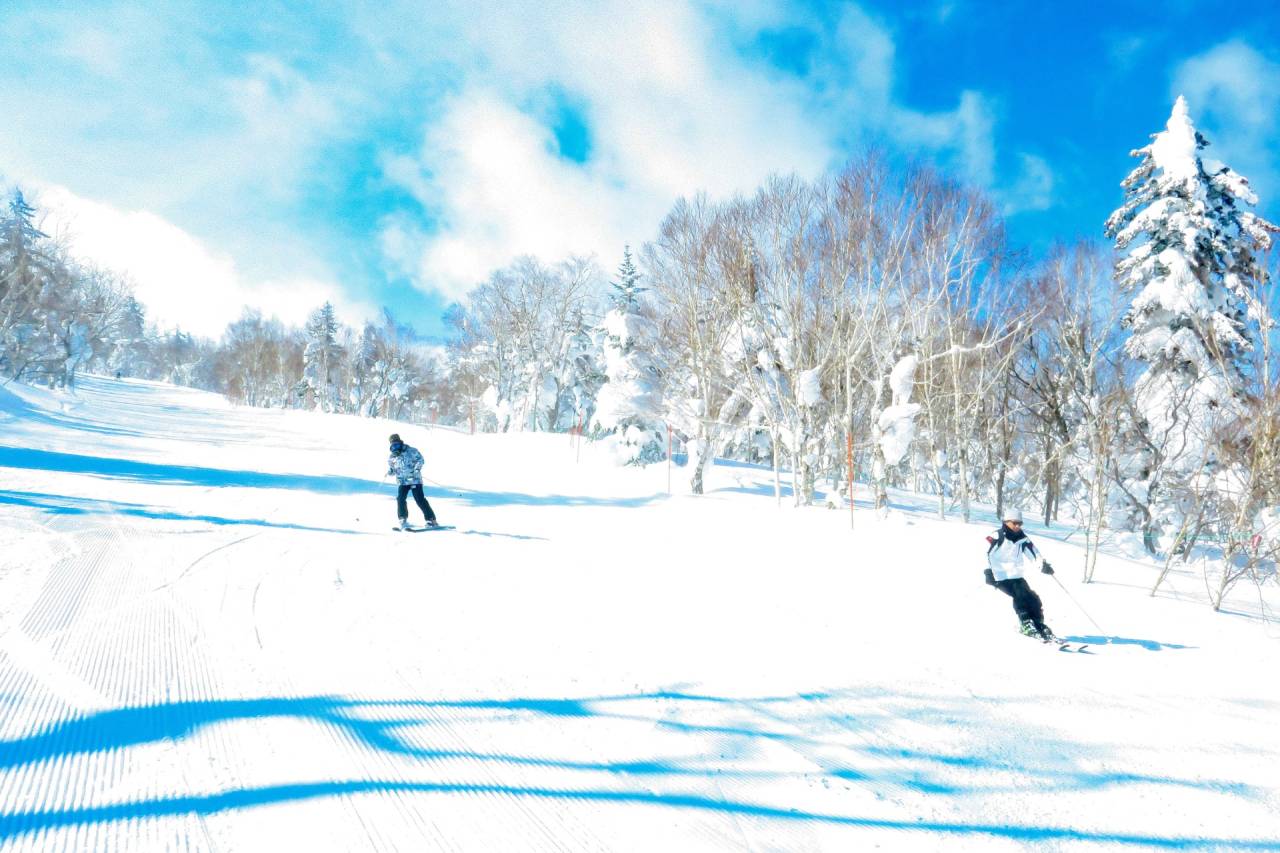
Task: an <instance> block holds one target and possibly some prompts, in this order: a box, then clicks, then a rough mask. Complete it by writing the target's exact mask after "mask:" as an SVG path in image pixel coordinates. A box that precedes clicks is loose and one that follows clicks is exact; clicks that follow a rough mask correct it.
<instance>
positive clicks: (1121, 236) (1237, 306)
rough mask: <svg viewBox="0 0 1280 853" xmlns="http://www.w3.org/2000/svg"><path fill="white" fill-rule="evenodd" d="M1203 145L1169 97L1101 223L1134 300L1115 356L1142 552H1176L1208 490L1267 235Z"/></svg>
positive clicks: (1239, 378)
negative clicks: (1136, 371)
mask: <svg viewBox="0 0 1280 853" xmlns="http://www.w3.org/2000/svg"><path fill="white" fill-rule="evenodd" d="M1208 145H1209V143H1208V142H1207V141H1206V140H1205V138H1204V137H1203V136H1202V135H1201V134H1200V133H1199V132H1197V131H1196V129H1195V126H1194V125H1193V124H1192V121H1191V117H1190V116H1189V115H1188V113H1187V103H1186V101H1185V100H1184V99H1183V98H1182V97H1181V96H1179V98H1178V99H1177V101H1176V102H1175V103H1174V105H1173V112H1172V114H1171V115H1170V116H1169V121H1168V123H1167V124H1166V126H1165V129H1164V130H1163V131H1161V132H1160V133H1156V134H1154V135H1153V141H1152V143H1151V144H1150V145H1148V146H1146V147H1144V148H1140V149H1138V150H1136V151H1134V152H1132V154H1133V156H1135V157H1139V158H1141V163H1140V164H1139V166H1138V167H1137V168H1136V169H1134V170H1133V172H1132V173H1131V174H1130V175H1129V176H1128V177H1127V178H1125V180H1124V182H1123V183H1122V186H1123V187H1124V190H1125V202H1124V205H1123V206H1121V207H1120V209H1118V210H1117V211H1116V212H1115V213H1113V214H1112V215H1111V216H1110V217H1109V218H1108V219H1107V223H1106V234H1107V236H1108V237H1111V238H1113V239H1114V240H1115V246H1116V249H1117V251H1118V252H1120V253H1122V254H1123V257H1122V258H1121V259H1120V260H1119V262H1118V263H1117V264H1116V278H1117V282H1118V283H1119V285H1120V287H1121V288H1122V290H1123V291H1125V292H1136V296H1135V297H1134V299H1133V302H1132V303H1131V305H1130V307H1129V310H1128V313H1127V314H1126V315H1125V317H1124V320H1123V325H1124V326H1125V327H1126V328H1128V329H1129V330H1130V337H1129V338H1128V340H1127V341H1126V343H1125V353H1126V354H1127V355H1129V356H1130V357H1131V358H1134V359H1137V360H1138V361H1139V362H1141V363H1142V364H1143V365H1145V368H1144V370H1143V372H1142V374H1141V376H1140V377H1139V378H1138V380H1137V383H1136V385H1135V386H1134V392H1133V400H1134V406H1133V410H1134V416H1133V419H1132V423H1131V424H1128V425H1127V429H1126V430H1125V432H1126V434H1127V436H1128V442H1127V443H1128V446H1127V447H1125V448H1122V449H1121V450H1122V453H1121V455H1122V458H1123V460H1124V469H1123V470H1122V472H1121V475H1122V476H1121V478H1120V487H1121V488H1122V490H1123V491H1124V493H1125V498H1126V502H1127V503H1128V505H1129V506H1130V508H1131V514H1130V517H1129V519H1128V521H1129V522H1130V524H1131V525H1132V526H1134V527H1141V529H1142V532H1143V542H1144V544H1145V545H1146V547H1147V549H1148V550H1149V551H1151V552H1152V553H1155V552H1157V551H1158V550H1161V549H1168V548H1171V547H1174V546H1175V545H1176V540H1177V538H1178V536H1179V533H1180V531H1181V530H1183V529H1185V528H1184V521H1185V519H1186V516H1187V514H1188V512H1189V511H1190V510H1191V508H1192V507H1193V506H1195V505H1203V502H1204V498H1205V490H1212V489H1214V488H1215V485H1214V477H1213V475H1214V473H1215V471H1216V469H1217V467H1218V463H1219V460H1218V458H1217V454H1216V451H1215V446H1216V442H1217V440H1218V439H1219V437H1220V436H1221V435H1222V432H1223V430H1225V429H1228V428H1230V427H1231V426H1232V425H1233V424H1234V423H1236V422H1237V421H1238V419H1239V418H1240V417H1241V415H1242V414H1243V412H1244V405H1243V403H1244V399H1243V397H1244V388H1245V384H1246V382H1245V371H1246V370H1247V369H1248V368H1247V362H1246V357H1247V354H1248V353H1249V351H1250V350H1251V349H1252V348H1253V346H1254V341H1255V340H1256V339H1257V335H1258V323H1257V318H1258V316H1259V313H1258V311H1257V309H1256V306H1257V296H1256V294H1255V290H1256V288H1257V287H1258V286H1260V285H1262V284H1264V283H1265V281H1266V273H1265V272H1264V270H1263V269H1262V268H1261V266H1260V265H1259V263H1258V258H1257V254H1256V253H1257V252H1258V251H1259V250H1265V249H1267V248H1268V247H1269V246H1270V243H1271V237H1270V234H1271V233H1273V232H1274V231H1275V230H1276V229H1275V226H1273V225H1271V224H1270V223H1269V222H1267V221H1265V220H1263V219H1261V218H1259V217H1258V216H1256V215H1254V214H1253V213H1250V212H1249V211H1248V210H1246V207H1251V206H1254V205H1256V204H1257V202H1258V199H1257V196H1255V195H1254V193H1253V191H1252V190H1251V189H1250V188H1249V183H1248V181H1246V180H1245V179H1244V178H1243V177H1242V176H1240V175H1238V174H1236V173H1235V172H1234V171H1232V170H1231V169H1230V168H1228V167H1227V166H1225V165H1223V164H1222V163H1220V162H1218V161H1216V160H1213V159H1210V158H1207V157H1204V156H1202V152H1203V151H1204V149H1205V148H1206V147H1208Z"/></svg>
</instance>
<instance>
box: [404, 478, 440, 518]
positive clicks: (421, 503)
mask: <svg viewBox="0 0 1280 853" xmlns="http://www.w3.org/2000/svg"><path fill="white" fill-rule="evenodd" d="M409 492H413V502H414V503H416V504H417V505H418V509H420V510H422V515H423V516H424V517H425V518H426V519H427V521H435V520H436V514H435V513H434V512H432V511H431V504H429V503H427V498H426V496H425V495H423V494H422V484H421V483H413V484H412V485H410V484H409V483H401V484H400V488H399V489H398V490H397V491H396V515H398V516H399V517H400V518H408V517H409V502H408V501H406V500H405V498H406V497H408V496H409Z"/></svg>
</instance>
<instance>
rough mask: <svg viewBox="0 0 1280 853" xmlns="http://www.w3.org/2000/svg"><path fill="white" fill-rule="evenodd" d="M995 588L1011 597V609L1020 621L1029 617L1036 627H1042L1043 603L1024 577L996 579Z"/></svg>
mask: <svg viewBox="0 0 1280 853" xmlns="http://www.w3.org/2000/svg"><path fill="white" fill-rule="evenodd" d="M996 589H998V590H1000V591H1001V592H1003V593H1004V594H1005V595H1007V596H1009V597H1010V598H1012V599H1013V609H1014V611H1015V612H1016V613H1017V614H1018V619H1019V620H1020V621H1023V622H1025V621H1026V620H1028V619H1030V620H1031V622H1032V624H1034V625H1035V626H1036V627H1037V628H1042V627H1044V604H1043V603H1041V601H1040V596H1038V595H1036V593H1035V590H1033V589H1032V588H1031V585H1030V584H1028V583H1027V580H1026V578H1009V579H1008V580H1002V581H996Z"/></svg>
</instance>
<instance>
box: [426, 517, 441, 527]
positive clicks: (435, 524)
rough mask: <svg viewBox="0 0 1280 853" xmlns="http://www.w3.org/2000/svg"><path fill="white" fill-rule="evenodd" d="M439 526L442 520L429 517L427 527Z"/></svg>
mask: <svg viewBox="0 0 1280 853" xmlns="http://www.w3.org/2000/svg"><path fill="white" fill-rule="evenodd" d="M439 526H440V522H438V521H436V520H435V519H434V518H428V519H427V527H428V528H431V527H439Z"/></svg>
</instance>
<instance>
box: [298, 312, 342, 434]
mask: <svg viewBox="0 0 1280 853" xmlns="http://www.w3.org/2000/svg"><path fill="white" fill-rule="evenodd" d="M339 333H340V324H339V323H338V318H337V316H336V315H335V314H334V311H333V305H331V304H330V303H328V302H326V303H325V304H324V305H322V306H320V307H319V308H317V309H316V310H315V312H313V313H312V315H311V317H310V318H309V319H308V320H307V327H306V334H307V346H306V349H305V350H304V351H303V355H302V385H301V387H300V391H301V393H302V394H303V395H310V396H311V397H312V398H313V399H314V401H315V406H316V407H317V408H318V409H321V410H323V411H326V412H337V411H342V399H341V396H340V391H339V380H340V376H341V369H342V362H343V358H344V355H345V350H344V348H343V346H342V343H341V342H340V341H339Z"/></svg>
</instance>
